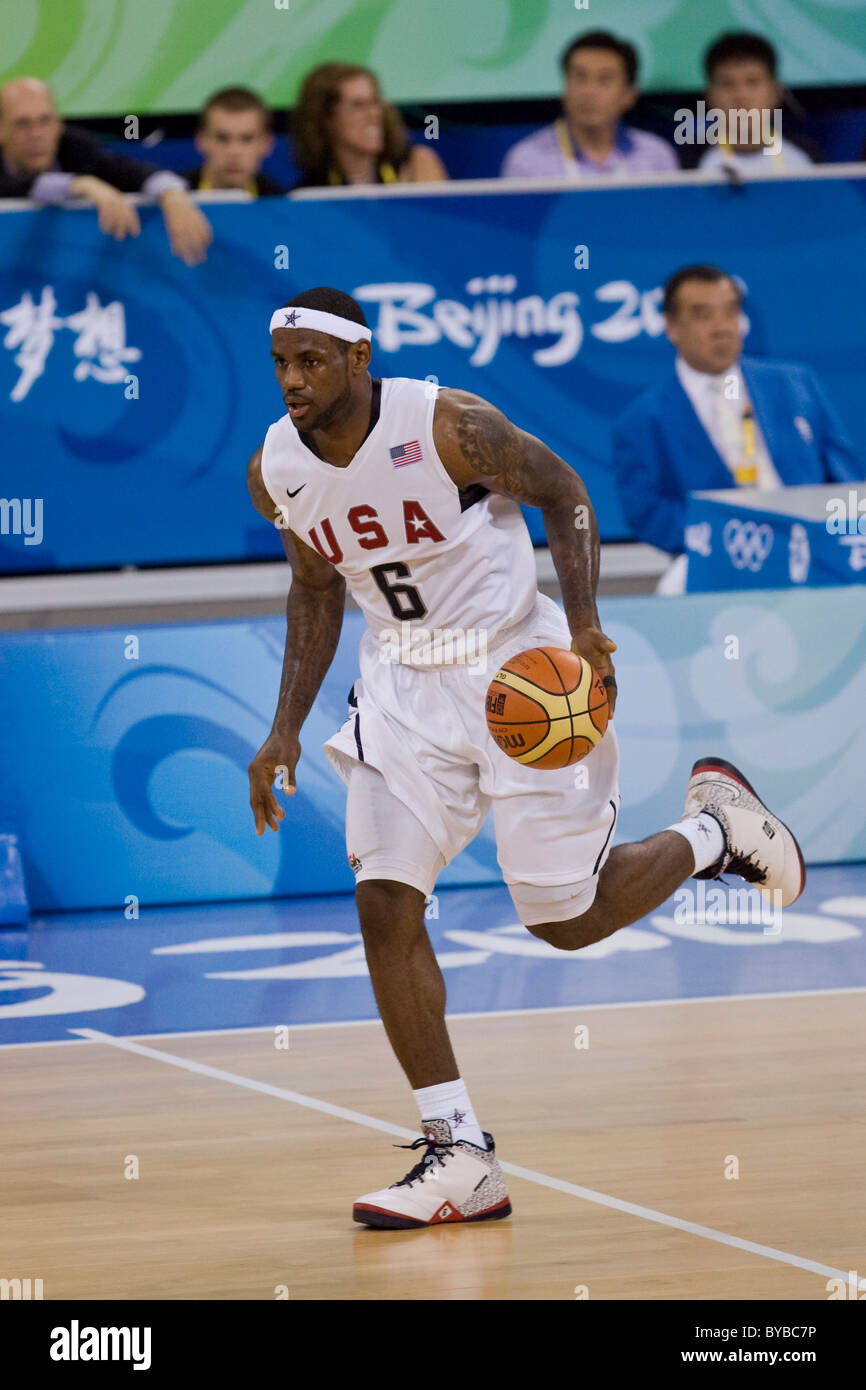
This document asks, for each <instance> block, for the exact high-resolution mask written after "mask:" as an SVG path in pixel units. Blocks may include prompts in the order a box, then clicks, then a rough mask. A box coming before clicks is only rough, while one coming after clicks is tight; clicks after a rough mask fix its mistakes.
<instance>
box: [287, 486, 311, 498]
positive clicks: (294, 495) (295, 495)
mask: <svg viewBox="0 0 866 1390" xmlns="http://www.w3.org/2000/svg"><path fill="white" fill-rule="evenodd" d="M306 486H307V484H306V483H301V487H306ZM301 487H296V488H295V490H294V492H289V489H288V488H286V492H289V496H290V497H297V495H298V493H299V492H300V490H301Z"/></svg>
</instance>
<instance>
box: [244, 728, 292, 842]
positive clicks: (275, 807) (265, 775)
mask: <svg viewBox="0 0 866 1390" xmlns="http://www.w3.org/2000/svg"><path fill="white" fill-rule="evenodd" d="M300 756H301V745H300V743H299V742H298V740H297V739H296V738H293V737H292V736H291V735H287V734H274V733H272V734H271V735H270V736H269V737H268V738H267V739H266V740H265V742H264V743H263V744H262V746H261V748H260V749H259V751H258V753H257V754H256V756H255V757H254V758H253V760H252V762H251V763H250V768H249V773H250V808H251V810H252V813H253V816H254V817H255V822H256V834H257V835H264V833H265V826H267V825H269V826H270V828H271V830H278V829H279V824H280V821H281V820H283V819H284V818H285V814H286V813H285V811H284V810H283V808H282V806H281V805H280V803H279V802H278V801H277V798H276V796H275V795H274V782H275V781H276V780H277V777H279V779H280V780H279V786H280V789H281V790H282V791H284V792H285V793H286V795H287V796H294V794H295V791H296V787H295V767H296V766H297V762H298V759H299V758H300Z"/></svg>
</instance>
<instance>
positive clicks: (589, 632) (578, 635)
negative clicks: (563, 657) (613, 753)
mask: <svg viewBox="0 0 866 1390" xmlns="http://www.w3.org/2000/svg"><path fill="white" fill-rule="evenodd" d="M573 637H574V640H573V642H572V644H571V650H572V651H573V652H576V653H577V655H578V656H583V657H586V660H587V661H588V662H589V664H590V666H591V667H592V669H593V670H594V671H595V673H596V675H598V676H600V677H601V681H602V684H603V686H604V688H605V690H606V691H607V700H608V704H609V705H610V717H611V719H612V718H613V711H614V706H615V705H616V677H615V675H614V670H613V662H612V661H611V659H610V653H611V652H615V651H616V642H614V641H612V639H611V638H610V637H606V636H605V634H604V633H603V632H602V630H601V628H600V627H584V628H580V629H579V630H578V631H577V632H575V633H574V634H573Z"/></svg>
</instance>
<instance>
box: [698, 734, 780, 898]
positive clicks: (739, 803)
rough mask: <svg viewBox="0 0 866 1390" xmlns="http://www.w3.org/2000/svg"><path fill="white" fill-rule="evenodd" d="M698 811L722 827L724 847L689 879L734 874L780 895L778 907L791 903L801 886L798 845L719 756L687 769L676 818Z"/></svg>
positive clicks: (743, 778) (737, 774)
mask: <svg viewBox="0 0 866 1390" xmlns="http://www.w3.org/2000/svg"><path fill="white" fill-rule="evenodd" d="M702 811H705V812H706V813H707V815H710V816H712V817H713V819H714V820H717V821H718V823H719V825H720V826H721V827H722V834H723V835H724V837H725V848H724V852H723V854H722V857H721V859H719V860H717V862H716V863H715V864H712V865H711V866H710V868H708V869H704V870H702V872H701V873H699V874H694V875H693V877H694V878H719V877H720V876H721V875H722V874H723V873H730V874H737V875H739V877H740V878H744V879H745V880H746V881H747V882H748V883H754V884H755V886H756V888H760V890H761V892H762V893H764V894H766V895H768V896H769V895H771V894H772V895H775V893H777V892H778V893H780V894H781V897H780V898H779V899H778V901H779V902H781V905H782V907H790V905H791V903H794V902H796V901H797V899H798V898H799V896H800V894H801V893H802V891H803V889H804V888H805V887H806V865H805V864H804V863H803V855H802V854H801V852H800V846H799V845H798V844H797V841H796V840H795V839H794V836H793V835H792V834H791V832H790V830H789V829H788V827H787V825H785V824H784V823H783V822H782V821H780V820H779V818H778V816H774V815H773V813H772V811H769V810H768V809H767V807H766V806H765V805H764V803H763V801H762V800H761V799H760V797H759V796H758V793H757V792H756V791H755V788H754V787H753V786H752V785H751V784H750V783H749V782H748V781H747V780H746V778H745V777H744V776H743V774H742V772H740V770H739V768H736V767H734V765H733V763H728V762H725V760H724V758H699V759H698V761H697V762H696V763H695V765H694V767H693V768H692V775H691V777H690V778H689V785H688V788H687V789H686V809H685V814H684V815H683V816H682V819H683V820H687V819H688V818H689V817H690V816H699V815H700V814H701V812H702Z"/></svg>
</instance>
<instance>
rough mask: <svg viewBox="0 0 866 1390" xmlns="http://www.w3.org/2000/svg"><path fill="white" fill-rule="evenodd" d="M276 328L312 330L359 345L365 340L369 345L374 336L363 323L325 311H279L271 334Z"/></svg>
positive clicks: (273, 316) (272, 319) (272, 317)
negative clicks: (360, 339) (359, 341)
mask: <svg viewBox="0 0 866 1390" xmlns="http://www.w3.org/2000/svg"><path fill="white" fill-rule="evenodd" d="M275 328H312V329H314V330H315V331H316V332H317V333H330V335H331V337H332V338H342V339H343V341H344V342H346V343H357V342H358V340H359V338H365V339H366V340H367V342H368V343H369V342H370V341H371V340H372V337H373V334H372V333H371V332H370V329H369V328H365V327H364V325H363V324H362V323H352V320H351V319H344V318H341V317H340V315H339V314H326V313H325V311H324V309H293V308H291V306H290V307H288V308H285V309H277V310H276V311H275V312H274V313H273V314H271V327H270V330H269V331H270V332H271V333H273V331H274V329H275Z"/></svg>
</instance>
